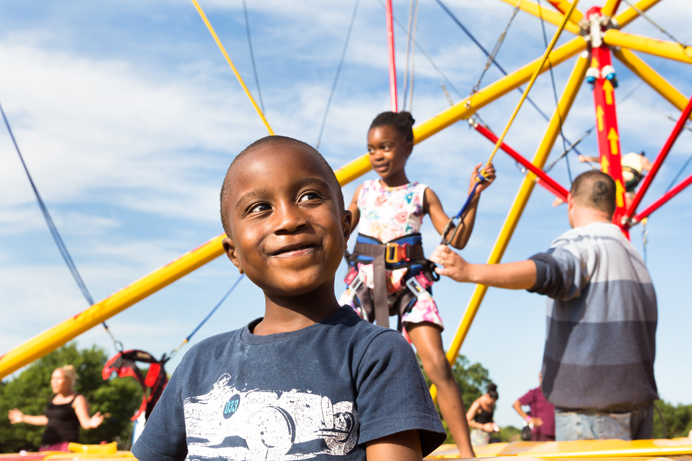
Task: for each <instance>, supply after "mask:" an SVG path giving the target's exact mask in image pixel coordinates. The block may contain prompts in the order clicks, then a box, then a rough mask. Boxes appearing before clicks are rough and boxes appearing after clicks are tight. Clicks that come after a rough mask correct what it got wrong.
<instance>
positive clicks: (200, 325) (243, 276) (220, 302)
mask: <svg viewBox="0 0 692 461" xmlns="http://www.w3.org/2000/svg"><path fill="white" fill-rule="evenodd" d="M244 278H245V274H240V277H238V278H237V279H236V281H235V283H234V284H233V285H232V286H231V288H230V289H229V290H228V291H227V292H226V294H225V295H223V297H222V298H221V300H220V301H219V302H218V303H216V306H214V308H213V309H212V310H211V312H209V313H208V314H207V316H206V317H204V319H203V320H202V321H201V322H200V324H199V325H197V327H196V328H195V329H194V330H192V333H190V334H189V335H187V337H186V338H185V339H183V341H182V342H181V343H180V345H178V347H176V348H175V349H173V350H172V351H171V352H169V353H168V358H167V360H170V359H172V358H173V356H174V355H175V354H177V353H178V351H179V350H180V349H181V348H182V347H183V346H184V345H185V344H187V343H189V342H190V339H191V338H192V337H193V336H194V334H195V333H197V331H198V330H199V329H200V328H202V325H204V324H205V323H207V320H209V319H210V318H211V316H212V315H214V312H216V310H217V309H218V308H219V307H220V306H221V305H222V304H223V303H224V301H226V298H228V297H229V296H230V294H231V293H233V290H235V287H237V286H238V284H239V283H240V282H242V280H243V279H244ZM164 357H166V356H165V355H164Z"/></svg>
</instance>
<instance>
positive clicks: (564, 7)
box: [548, 0, 584, 24]
mask: <svg viewBox="0 0 692 461" xmlns="http://www.w3.org/2000/svg"><path fill="white" fill-rule="evenodd" d="M578 1H579V0H575V2H574V3H577V2H578ZM548 2H550V3H551V4H552V5H553V6H554V7H555V8H557V9H558V11H560V12H561V13H565V15H566V16H567V17H569V20H570V21H572V22H573V23H574V24H579V21H581V20H582V19H584V15H583V14H582V13H581V12H580V11H579V10H576V9H575V8H574V4H573V3H570V2H568V1H567V0H548Z"/></svg>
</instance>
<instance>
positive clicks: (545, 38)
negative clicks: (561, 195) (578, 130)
mask: <svg viewBox="0 0 692 461" xmlns="http://www.w3.org/2000/svg"><path fill="white" fill-rule="evenodd" d="M518 7H519V5H518V4H517V8H518ZM538 16H539V18H540V19H541V30H542V31H543V44H544V46H548V35H547V34H546V31H545V21H544V20H543V7H542V5H541V0H538ZM548 69H549V71H550V82H551V83H552V87H553V96H554V98H555V108H556V109H557V107H558V96H557V87H556V86H555V73H554V72H553V65H552V64H551V63H548ZM556 113H557V116H558V128H559V129H560V138H561V139H562V150H563V151H565V152H568V149H567V140H566V139H565V133H564V132H563V130H562V126H563V124H564V120H562V114H561V113H560V111H557V112H556ZM565 165H567V177H568V178H569V183H570V184H572V168H571V167H570V164H569V158H568V157H566V156H565Z"/></svg>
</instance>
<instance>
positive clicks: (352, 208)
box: [348, 184, 363, 231]
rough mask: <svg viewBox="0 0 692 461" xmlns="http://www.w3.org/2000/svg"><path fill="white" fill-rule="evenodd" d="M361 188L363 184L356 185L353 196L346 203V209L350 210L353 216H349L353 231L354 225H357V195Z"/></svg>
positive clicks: (358, 211)
mask: <svg viewBox="0 0 692 461" xmlns="http://www.w3.org/2000/svg"><path fill="white" fill-rule="evenodd" d="M362 188H363V185H362V184H361V185H360V186H358V189H356V192H355V193H354V194H353V198H352V199H351V203H350V204H349V205H348V211H350V212H351V215H353V217H352V218H351V231H353V230H354V229H355V228H356V226H357V225H358V221H360V209H359V208H358V196H359V195H360V190H361V189H362Z"/></svg>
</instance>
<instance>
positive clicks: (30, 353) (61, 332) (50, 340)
mask: <svg viewBox="0 0 692 461" xmlns="http://www.w3.org/2000/svg"><path fill="white" fill-rule="evenodd" d="M584 48H586V43H585V42H584V40H583V39H582V38H581V37H575V38H574V39H573V40H572V41H570V42H568V43H566V44H564V45H562V46H561V47H559V48H556V49H555V50H553V52H552V53H551V54H550V60H551V62H552V63H553V65H555V64H558V63H560V62H563V61H564V60H566V59H568V58H570V57H571V56H574V55H575V54H577V53H578V52H579V51H581V50H583V49H584ZM537 64H538V63H537V62H536V61H534V62H532V63H530V64H527V65H526V66H524V67H522V68H521V69H519V70H517V71H516V72H514V73H512V74H509V75H508V76H506V77H504V78H502V79H500V80H499V81H498V82H495V83H493V84H491V85H489V86H487V87H486V88H483V89H482V90H480V91H479V92H477V93H475V94H474V95H473V96H471V97H469V98H467V99H465V100H464V101H462V102H461V103H459V104H456V105H454V106H452V107H451V108H449V109H447V110H446V111H444V112H442V113H440V114H438V115H437V116H436V117H434V118H433V119H432V120H428V121H427V122H424V123H423V124H421V125H419V126H417V127H415V128H414V130H413V131H414V135H415V142H416V143H418V142H420V141H422V140H424V139H427V138H428V137H430V136H432V135H433V134H435V133H437V132H439V131H441V130H442V129H444V128H445V127H447V126H449V125H451V124H452V123H454V122H456V121H458V120H460V119H462V118H463V117H470V116H471V115H472V114H473V113H474V112H475V111H476V110H478V109H479V108H481V107H483V106H485V105H486V104H489V103H490V102H492V101H494V100H495V99H497V98H499V97H500V96H501V95H503V94H505V93H507V92H509V91H511V90H513V89H515V88H517V87H518V86H519V85H521V84H522V83H525V82H526V80H528V79H529V78H530V76H531V72H532V71H533V69H534V67H535V66H536V65H537ZM543 70H547V66H545V67H544V69H543ZM369 169H370V163H369V161H368V156H367V154H366V155H364V156H361V157H359V158H357V159H356V160H354V161H352V162H350V163H349V164H348V165H346V166H344V167H342V168H340V169H339V170H337V171H336V175H337V178H339V182H340V183H341V184H342V185H344V184H346V183H348V182H350V181H352V180H354V179H355V178H357V177H358V176H360V175H362V174H364V173H365V172H367V171H368V170H369ZM222 239H223V235H220V236H217V237H215V238H213V239H212V240H210V241H209V242H207V243H205V244H204V245H202V246H200V247H199V248H197V249H196V250H193V251H191V252H189V253H187V254H185V255H183V256H182V257H180V258H179V259H177V260H176V261H174V262H173V263H171V264H169V265H167V266H164V267H163V268H161V269H158V270H157V271H154V272H152V273H151V274H149V275H146V276H145V277H143V278H142V279H140V280H139V281H137V282H135V283H133V284H131V285H129V286H127V287H125V288H123V289H122V290H120V291H119V292H117V293H115V294H114V295H112V296H110V297H108V298H106V299H104V300H102V301H100V302H98V303H96V304H94V305H93V306H91V307H90V308H89V309H87V310H86V311H84V312H82V313H81V314H78V315H77V316H75V317H73V318H71V319H68V320H66V321H64V322H62V323H60V324H58V325H56V326H55V327H53V328H51V329H48V330H46V331H44V332H43V333H41V334H39V335H37V336H35V337H34V338H32V339H30V340H28V341H26V342H24V343H22V344H20V345H19V346H17V347H16V348H14V349H12V350H11V351H9V352H8V353H7V354H5V355H4V356H0V379H2V378H4V377H5V376H7V375H9V374H10V373H13V372H14V371H16V370H18V369H19V368H21V367H23V366H24V365H27V364H29V363H31V362H32V361H33V360H36V359H37V358H39V357H42V356H43V355H45V354H47V353H49V352H51V351H53V350H55V349H57V348H58V347H60V346H62V345H63V344H65V343H66V342H68V341H70V340H72V339H74V338H76V337H77V336H79V335H80V334H81V333H83V332H85V331H87V330H89V329H90V328H92V327H94V326H96V325H98V324H99V323H101V322H102V321H103V320H107V319H108V318H110V317H112V316H114V315H116V314H117V313H119V312H121V311H123V310H124V309H126V308H128V307H130V306H131V305H132V304H134V303H136V302H137V301H139V300H141V299H143V298H145V297H146V296H148V295H150V294H152V293H154V292H156V291H157V290H159V289H161V288H163V287H165V286H167V285H169V284H171V283H173V282H175V281H176V280H178V279H179V278H180V277H182V276H183V275H185V274H188V273H189V272H192V271H193V270H195V269H197V268H198V267H200V266H202V265H204V264H206V263H207V262H209V261H211V260H212V259H214V258H216V257H218V256H220V255H221V254H222V253H223V249H222V247H221V243H220V242H221V240H222ZM101 309H104V312H99V311H100V310H101ZM76 319H79V321H75V320H76Z"/></svg>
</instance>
